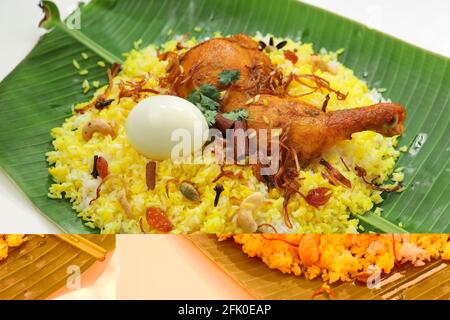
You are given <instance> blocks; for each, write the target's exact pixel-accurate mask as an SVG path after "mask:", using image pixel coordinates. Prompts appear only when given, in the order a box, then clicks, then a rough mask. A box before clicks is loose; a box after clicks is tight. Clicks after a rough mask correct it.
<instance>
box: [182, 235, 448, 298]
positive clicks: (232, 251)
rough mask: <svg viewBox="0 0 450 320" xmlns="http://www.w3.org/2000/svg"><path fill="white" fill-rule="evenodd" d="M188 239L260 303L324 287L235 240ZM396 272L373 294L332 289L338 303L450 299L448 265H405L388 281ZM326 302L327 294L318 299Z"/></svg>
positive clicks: (361, 288)
mask: <svg viewBox="0 0 450 320" xmlns="http://www.w3.org/2000/svg"><path fill="white" fill-rule="evenodd" d="M188 238H189V239H190V240H191V241H193V242H194V244H195V245H196V246H197V247H198V248H199V249H200V250H201V251H202V252H203V253H204V254H205V255H206V256H207V257H209V258H210V259H211V260H212V261H214V262H215V263H216V264H217V265H218V266H219V267H220V268H221V269H222V270H223V271H224V272H225V273H227V274H228V275H229V276H230V277H231V278H232V279H234V280H235V281H236V282H238V283H239V284H240V285H241V286H242V287H243V288H244V289H245V290H247V291H248V292H249V293H250V294H251V295H252V296H253V297H255V298H256V299H283V300H284V299H311V297H312V294H313V292H314V291H315V290H317V289H319V288H320V287H321V286H322V281H321V280H306V279H304V278H303V277H296V276H292V275H285V274H282V273H281V272H280V271H278V270H272V269H269V268H268V267H267V266H266V265H265V264H264V263H263V262H262V261H261V260H260V259H259V258H249V257H248V256H247V255H246V254H244V253H243V252H242V251H241V248H240V245H238V244H236V243H234V242H233V241H231V240H227V241H223V242H219V241H217V238H216V236H214V235H206V234H202V233H198V234H192V235H190V236H188ZM394 272H398V273H400V274H401V275H402V277H401V278H400V279H398V280H396V281H393V282H391V283H389V284H386V285H384V286H382V288H380V289H373V290H370V289H368V288H367V286H365V285H363V284H358V283H338V284H333V285H331V287H332V289H333V291H334V292H335V293H336V299H346V300H358V299H365V300H373V299H408V300H410V299H444V300H448V299H450V265H449V263H447V262H443V261H440V260H439V261H433V262H431V263H427V264H426V265H425V266H423V267H419V268H417V267H412V266H408V265H404V266H402V267H401V268H398V269H396V270H394V271H393V272H392V273H391V274H390V275H389V276H387V277H390V276H392V274H393V273H394ZM387 277H384V278H382V280H384V279H385V278H387ZM326 298H327V296H326V295H325V294H321V295H319V296H317V297H316V299H326Z"/></svg>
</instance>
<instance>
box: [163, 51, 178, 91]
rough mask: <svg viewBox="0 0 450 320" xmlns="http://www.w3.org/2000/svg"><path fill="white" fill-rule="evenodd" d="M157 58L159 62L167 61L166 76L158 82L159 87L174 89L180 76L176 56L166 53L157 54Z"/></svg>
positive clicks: (169, 52) (175, 54)
mask: <svg viewBox="0 0 450 320" xmlns="http://www.w3.org/2000/svg"><path fill="white" fill-rule="evenodd" d="M158 58H159V60H161V61H167V66H166V75H165V76H164V77H163V78H162V79H161V80H160V82H159V83H160V86H161V87H163V88H171V87H175V85H176V83H177V82H178V81H180V77H181V75H182V71H181V66H180V58H179V56H178V54H177V53H176V52H173V51H167V52H164V53H158Z"/></svg>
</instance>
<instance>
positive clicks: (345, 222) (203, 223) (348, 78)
mask: <svg viewBox="0 0 450 320" xmlns="http://www.w3.org/2000/svg"><path fill="white" fill-rule="evenodd" d="M216 36H218V34H216ZM256 37H257V38H258V39H262V36H261V35H256ZM281 40H282V39H276V41H281ZM177 41H178V40H175V39H174V40H171V41H168V42H166V43H165V44H163V45H162V46H161V47H160V48H159V49H160V50H161V51H172V50H176V44H177ZM287 41H288V42H287V45H286V46H285V47H284V48H283V49H287V50H291V51H295V52H296V55H297V56H298V61H297V63H296V64H295V65H293V63H292V62H291V61H289V60H288V59H286V58H285V57H284V54H283V52H282V51H273V52H271V53H270V54H269V55H270V58H271V60H272V62H273V63H274V64H275V65H277V66H278V67H279V68H281V69H282V70H283V72H284V73H285V74H288V73H290V72H295V73H302V74H307V73H312V72H313V71H314V70H313V64H312V62H311V55H312V54H313V53H314V50H313V45H312V44H310V43H301V42H295V41H293V40H290V39H287ZM197 43H198V41H197V40H196V39H195V38H192V39H189V40H185V41H184V42H183V44H184V47H185V48H184V49H181V50H180V51H179V52H183V51H185V50H187V49H188V48H190V47H192V46H194V45H195V44H197ZM318 55H319V56H320V57H321V58H322V59H323V60H324V61H325V62H326V63H327V65H328V67H329V69H330V70H332V72H322V71H320V70H315V74H317V75H318V76H320V77H323V78H325V79H327V80H328V81H329V82H330V84H331V87H333V88H334V89H336V90H339V91H341V92H344V93H348V96H347V98H346V99H345V100H338V99H337V98H336V97H335V95H331V99H330V101H329V104H328V110H337V109H345V108H353V107H359V106H366V105H370V104H373V103H377V102H379V101H380V100H381V99H382V97H381V95H380V94H379V93H378V92H377V91H376V90H370V89H369V88H368V87H367V85H366V83H365V82H364V81H363V80H360V79H358V78H357V77H356V76H355V75H354V73H353V71H352V70H350V69H349V68H346V67H345V66H344V65H342V64H341V63H339V62H338V60H337V58H338V54H336V53H329V52H326V51H325V50H321V51H320V52H319V53H318ZM125 56H126V61H125V63H124V65H123V68H122V71H121V72H120V73H119V74H118V75H117V76H116V77H115V78H114V86H113V88H112V90H111V93H110V95H109V97H107V98H112V99H114V101H113V102H112V104H111V105H110V106H109V107H108V108H105V109H103V110H97V109H95V108H90V109H89V110H88V111H87V112H85V113H83V114H79V113H75V112H74V113H73V115H72V116H71V117H69V118H67V119H66V121H65V122H64V123H63V124H62V125H61V126H60V127H57V128H54V129H53V130H52V131H51V135H52V137H53V138H54V141H53V146H54V151H51V152H48V153H47V160H48V163H49V164H50V168H49V172H50V174H51V176H52V177H53V180H54V183H53V184H52V185H51V187H50V190H49V193H48V196H49V197H50V198H52V199H62V198H66V199H69V200H70V202H71V203H72V207H73V209H74V210H75V211H76V212H77V213H78V216H79V217H81V218H82V219H83V220H85V221H86V225H87V226H89V227H91V228H99V229H100V231H101V232H102V233H139V232H142V231H144V232H154V230H151V228H150V227H149V225H148V224H147V222H146V219H145V213H146V208H148V207H151V206H154V207H159V208H162V209H163V210H165V212H166V215H167V217H168V218H169V219H170V221H171V222H172V224H173V226H174V228H173V230H172V232H173V233H190V232H194V231H203V232H207V233H238V232H240V231H241V230H240V229H239V228H238V227H236V226H235V224H234V223H233V221H232V219H233V216H234V215H235V213H236V212H237V210H238V209H239V202H240V201H242V200H243V199H244V198H245V197H247V196H249V195H251V194H252V193H254V192H256V191H259V192H262V193H263V194H264V195H265V197H266V198H267V200H268V201H266V202H264V204H263V205H262V206H261V207H260V208H259V209H258V210H257V212H256V213H255V216H254V218H255V220H256V222H257V223H260V224H262V223H270V224H271V225H273V226H274V227H275V228H276V230H277V231H278V232H280V233H292V232H293V233H303V232H316V233H356V232H358V231H359V229H358V220H357V219H355V218H353V217H352V214H364V213H365V212H367V211H369V210H373V209H374V206H375V205H376V204H379V203H381V202H382V201H383V198H382V197H381V192H380V191H376V190H372V189H371V188H370V187H368V186H367V185H366V184H365V183H364V182H363V181H362V180H361V178H359V177H358V176H357V175H356V173H355V172H354V170H351V171H347V169H346V168H345V166H344V164H343V163H342V161H341V158H342V159H344V161H345V162H346V163H347V164H348V165H349V166H350V167H354V166H355V165H356V164H358V165H359V166H361V167H363V168H365V169H366V170H367V174H368V175H367V177H368V179H375V180H374V181H375V182H377V183H382V182H384V181H386V180H387V179H389V177H390V175H391V174H392V172H393V169H394V166H395V162H396V159H397V158H398V156H399V151H397V150H396V149H395V147H396V144H397V140H396V137H393V138H386V137H383V136H382V135H380V134H377V133H374V132H368V131H367V132H361V133H355V134H353V136H352V140H349V141H343V142H340V143H338V144H337V145H336V146H334V147H333V148H332V149H330V150H328V151H327V152H326V153H325V154H324V155H323V158H324V159H326V160H327V161H328V162H329V163H330V164H332V165H333V166H334V167H335V168H337V169H338V170H339V171H340V172H341V173H343V174H344V175H345V176H346V177H347V178H348V179H349V180H350V181H351V184H352V188H351V189H346V188H345V187H343V186H340V185H338V186H333V185H331V184H330V183H329V182H328V181H327V180H325V179H324V178H323V177H322V175H321V172H322V171H323V167H321V166H320V165H319V163H318V162H317V161H316V162H313V163H311V164H310V165H309V166H308V167H306V168H304V169H302V170H301V172H300V175H299V177H300V178H301V179H302V180H301V183H300V184H301V189H300V190H301V191H302V192H303V193H304V194H306V193H307V192H308V191H309V190H311V189H313V188H317V187H327V188H330V189H331V191H332V197H331V199H330V200H329V201H328V202H327V203H326V204H325V205H323V206H321V207H320V208H315V207H312V206H310V205H308V204H307V203H306V202H305V201H304V199H303V198H301V197H299V196H295V197H293V198H292V199H291V200H290V202H289V205H288V210H289V213H290V217H291V220H292V223H293V225H294V227H293V228H292V229H289V228H287V227H286V225H285V223H284V220H283V208H282V207H283V200H284V198H283V194H282V192H280V191H278V190H276V189H272V190H270V191H269V190H268V189H267V187H266V186H265V185H264V184H263V183H261V182H259V181H258V180H257V179H256V178H255V177H254V176H253V174H252V170H251V168H250V167H238V166H229V167H227V169H228V170H233V171H234V172H235V173H241V174H242V175H243V176H244V178H245V179H244V180H241V181H238V180H236V179H231V178H222V179H221V180H220V183H222V184H223V186H224V187H225V191H224V192H223V193H222V195H221V197H220V201H219V204H218V206H217V207H214V205H213V202H214V197H215V192H214V190H213V189H214V186H215V183H213V182H212V181H213V180H214V178H216V177H217V175H218V174H219V173H220V166H219V165H218V164H211V163H208V164H175V163H173V162H172V161H171V160H165V161H161V162H158V164H157V175H156V187H155V189H154V190H153V191H148V190H147V186H146V180H145V166H146V163H147V162H148V159H146V158H145V157H144V156H142V155H141V154H139V153H138V152H137V151H136V150H135V149H133V148H132V147H131V145H130V143H129V141H128V139H127V136H126V132H125V128H124V124H125V120H126V118H127V115H128V113H129V111H130V110H131V109H132V108H133V107H134V106H135V105H136V102H135V101H133V99H131V98H122V99H120V101H119V100H118V99H117V96H118V93H119V88H118V85H119V83H120V82H123V81H139V80H142V79H145V88H152V89H156V90H160V89H161V88H160V87H159V79H161V78H162V77H164V75H165V68H166V66H167V62H166V61H160V60H159V59H158V57H157V47H155V46H153V45H149V46H148V47H146V48H144V49H142V50H136V49H133V50H132V51H131V52H129V53H127V54H125ZM105 88H106V87H103V88H100V89H98V90H97V92H96V93H95V95H99V94H101V93H103V92H104V90H105ZM289 91H290V93H291V94H293V95H297V94H301V93H306V92H309V91H310V88H308V87H305V86H303V85H300V84H297V83H292V84H291V85H290V87H289ZM326 94H327V92H320V91H317V92H315V93H312V94H309V95H306V96H304V98H303V99H304V100H305V101H306V102H309V103H311V104H313V105H316V106H317V107H318V108H320V107H321V105H322V103H323V101H324V99H325V96H326ZM151 95H153V94H152V93H147V94H144V95H142V98H144V97H147V96H151ZM87 104H88V102H86V103H81V104H79V105H76V106H75V109H79V108H83V107H84V106H85V105H87ZM93 118H102V119H105V120H107V121H110V122H111V123H112V124H113V126H114V128H115V131H116V133H117V136H116V137H115V139H112V138H111V137H110V136H103V135H101V134H97V133H96V134H94V136H93V138H92V139H90V141H88V142H85V141H84V140H83V138H82V134H81V131H82V130H81V129H82V128H83V126H84V125H85V124H86V123H87V121H89V120H90V119H93ZM153 138H154V139H157V138H158V137H153ZM94 155H99V156H102V157H104V158H105V159H106V160H107V162H108V164H109V173H110V174H117V175H119V176H120V177H122V178H123V179H124V180H125V181H126V184H127V185H128V193H129V194H128V197H129V203H130V205H131V208H132V215H133V217H132V218H129V217H128V216H127V215H126V214H125V212H124V209H123V207H122V206H121V204H120V203H119V201H118V200H117V198H118V197H117V192H119V190H118V188H117V183H113V182H111V183H105V185H104V186H103V188H102V192H101V194H100V197H99V198H98V199H97V200H96V201H94V202H92V204H90V202H91V200H92V199H94V198H95V196H96V190H97V187H98V185H99V184H100V182H101V179H100V178H97V179H94V178H93V177H92V175H91V172H92V169H93V158H94ZM172 179H177V180H178V181H183V180H188V181H190V182H192V183H193V184H195V186H196V187H197V189H198V191H199V192H200V195H201V201H200V202H199V203H194V202H192V201H190V200H188V199H186V198H184V196H183V195H182V194H181V192H180V191H179V190H178V186H177V185H176V184H173V183H171V184H169V195H170V197H167V195H166V191H165V188H166V183H167V181H169V180H172ZM402 179H403V174H402V173H401V172H396V173H394V176H393V180H394V181H395V180H396V181H401V180H402ZM377 212H378V213H379V212H380V210H379V209H377Z"/></svg>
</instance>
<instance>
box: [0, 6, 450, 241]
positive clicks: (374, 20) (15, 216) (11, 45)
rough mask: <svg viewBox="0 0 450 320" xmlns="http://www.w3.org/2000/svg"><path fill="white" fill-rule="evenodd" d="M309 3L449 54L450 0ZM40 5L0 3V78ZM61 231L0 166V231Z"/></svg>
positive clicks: (27, 43) (29, 44)
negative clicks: (40, 211)
mask: <svg viewBox="0 0 450 320" xmlns="http://www.w3.org/2000/svg"><path fill="white" fill-rule="evenodd" d="M129 1H132V0H129ZM224 1H226V0H224ZM242 1H245V0H242ZM55 2H56V3H57V4H58V6H59V8H60V11H61V13H62V15H63V16H66V15H67V14H68V13H70V12H71V11H72V10H73V9H74V8H75V6H76V4H77V3H78V0H59V1H55ZM305 2H308V3H311V4H313V5H316V6H319V7H322V8H325V9H327V10H329V11H332V12H335V13H337V14H340V15H343V16H346V17H349V18H351V19H354V20H356V21H359V22H362V23H364V24H367V25H369V26H370V27H372V28H375V29H378V30H381V31H383V32H385V33H389V34H391V35H393V36H396V37H398V38H400V39H403V40H406V41H408V42H410V43H413V44H415V45H418V46H420V47H423V48H426V49H429V50H432V51H435V52H438V53H440V54H443V55H446V56H450V19H449V14H450V1H447V0H414V1H412V0H305ZM37 4H38V1H37V0H1V2H0V43H1V44H2V45H1V49H0V61H1V63H0V80H2V79H3V78H4V77H5V76H6V75H7V74H8V73H9V72H11V71H12V70H13V69H14V67H15V66H16V65H17V64H18V63H19V62H20V61H21V60H22V59H23V58H24V57H25V56H26V55H27V53H28V52H29V51H30V50H31V49H32V48H33V46H34V45H35V43H36V42H37V41H38V39H39V36H40V35H41V34H42V31H41V30H39V29H38V28H37V25H38V22H39V21H40V19H41V17H42V14H41V10H40V9H39V8H38V6H37ZM0 130H1V128H0ZM0 156H1V150H0ZM58 231H59V229H58V228H57V227H56V226H54V225H53V224H52V223H51V222H50V221H48V220H47V219H46V218H45V217H44V216H43V215H41V214H40V213H39V211H38V210H37V209H36V208H35V207H34V206H33V205H32V204H31V202H30V201H29V200H28V199H27V198H26V197H25V196H24V195H23V194H22V192H21V191H20V189H19V188H18V187H17V186H16V185H14V183H13V182H11V180H10V179H9V178H8V177H7V176H6V175H5V174H4V173H3V172H2V171H1V169H0V233H24V232H26V233H57V232H58Z"/></svg>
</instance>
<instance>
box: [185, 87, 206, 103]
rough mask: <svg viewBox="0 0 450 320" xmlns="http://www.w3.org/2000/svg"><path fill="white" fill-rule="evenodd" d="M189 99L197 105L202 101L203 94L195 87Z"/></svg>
mask: <svg viewBox="0 0 450 320" xmlns="http://www.w3.org/2000/svg"><path fill="white" fill-rule="evenodd" d="M187 100H188V101H189V102H192V103H193V104H195V105H196V104H197V103H200V101H202V94H201V93H200V91H198V90H197V89H194V90H192V91H191V93H189V95H188V97H187Z"/></svg>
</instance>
